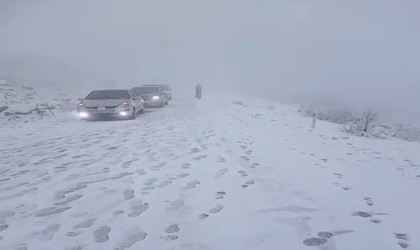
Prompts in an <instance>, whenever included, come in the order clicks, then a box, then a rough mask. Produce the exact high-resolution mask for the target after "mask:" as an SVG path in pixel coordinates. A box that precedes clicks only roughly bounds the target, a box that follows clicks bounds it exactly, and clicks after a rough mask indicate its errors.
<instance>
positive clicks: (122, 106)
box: [118, 102, 131, 109]
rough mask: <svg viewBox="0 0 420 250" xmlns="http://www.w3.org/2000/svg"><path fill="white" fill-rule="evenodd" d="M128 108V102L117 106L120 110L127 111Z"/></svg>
mask: <svg viewBox="0 0 420 250" xmlns="http://www.w3.org/2000/svg"><path fill="white" fill-rule="evenodd" d="M130 107H131V105H130V103H128V102H123V103H120V104H119V105H118V108H122V109H129V108H130Z"/></svg>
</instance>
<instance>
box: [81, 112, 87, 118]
mask: <svg viewBox="0 0 420 250" xmlns="http://www.w3.org/2000/svg"><path fill="white" fill-rule="evenodd" d="M79 116H80V118H86V117H88V116H89V114H88V113H86V112H80V113H79Z"/></svg>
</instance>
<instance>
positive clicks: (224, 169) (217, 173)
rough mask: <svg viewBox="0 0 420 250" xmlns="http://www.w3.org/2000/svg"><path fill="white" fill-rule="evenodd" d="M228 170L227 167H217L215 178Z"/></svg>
mask: <svg viewBox="0 0 420 250" xmlns="http://www.w3.org/2000/svg"><path fill="white" fill-rule="evenodd" d="M227 171H228V169H227V168H222V169H219V170H218V171H217V172H216V174H215V176H214V177H215V178H220V177H222V176H223V175H224V174H226V172H227Z"/></svg>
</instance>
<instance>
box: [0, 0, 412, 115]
mask: <svg viewBox="0 0 420 250" xmlns="http://www.w3.org/2000/svg"><path fill="white" fill-rule="evenodd" d="M419 13H420V1H419V0H404V1H400V0H395V1H389V0H368V1H366V0H351V1H337V0H331V1H328V0H325V1H323V0H307V1H299V0H188V1H187V0H176V1H174V0H153V1H145V0H66V1H65V0H60V1H58V0H0V74H3V75H5V74H15V75H19V76H24V77H25V78H27V79H36V80H37V81H40V80H42V81H43V82H49V83H51V84H55V86H56V85H60V84H62V85H63V86H64V85H65V86H67V87H75V88H77V87H79V86H80V85H81V84H87V83H89V84H90V86H92V87H94V86H98V85H101V86H104V85H105V84H107V83H108V82H109V81H111V80H114V81H116V82H117V83H118V86H120V87H125V86H131V85H132V84H139V83H152V82H167V83H170V84H172V85H174V86H178V87H190V86H192V85H194V84H196V83H198V82H200V83H202V84H203V85H204V86H205V87H207V88H208V87H214V88H224V89H229V90H232V89H241V90H243V91H244V92H248V93H249V92H253V93H255V94H257V95H259V96H268V97H278V98H281V97H285V96H287V97H290V96H295V95H315V94H319V93H325V94H331V95H332V96H336V97H337V96H338V97H339V98H344V99H352V100H353V101H354V100H355V99H358V98H360V99H361V100H365V99H367V98H366V97H367V96H374V97H375V100H377V101H378V102H381V103H382V104H384V105H385V104H387V105H390V103H391V104H392V105H394V106H401V107H402V108H403V109H407V108H408V107H412V106H413V105H417V106H416V107H415V108H411V109H413V110H414V111H418V109H419V108H417V107H420V101H419V99H420V98H419V96H420V28H419V24H420V14H419ZM350 96H351V98H349V97H350ZM418 112H419V113H418V114H419V116H420V111H418Z"/></svg>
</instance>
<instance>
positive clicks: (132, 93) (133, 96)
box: [128, 90, 137, 99]
mask: <svg viewBox="0 0 420 250" xmlns="http://www.w3.org/2000/svg"><path fill="white" fill-rule="evenodd" d="M128 94H129V95H130V97H131V99H136V98H137V95H136V94H135V93H134V92H133V91H131V90H129V91H128Z"/></svg>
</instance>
